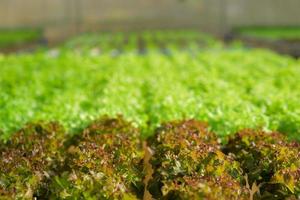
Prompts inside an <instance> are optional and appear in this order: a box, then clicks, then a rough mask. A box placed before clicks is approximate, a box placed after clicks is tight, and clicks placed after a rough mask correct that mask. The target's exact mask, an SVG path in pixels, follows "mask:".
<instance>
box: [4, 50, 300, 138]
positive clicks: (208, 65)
mask: <svg viewBox="0 0 300 200" xmlns="http://www.w3.org/2000/svg"><path fill="white" fill-rule="evenodd" d="M0 66H1V67H0V91H1V92H0V107H1V109H0V130H1V131H0V132H2V134H1V135H2V136H4V137H7V136H9V135H10V134H11V133H12V132H14V131H16V130H17V129H19V128H20V127H22V126H23V125H24V124H26V123H27V122H31V121H37V120H46V121H53V120H55V121H58V122H60V123H61V124H63V125H64V126H65V127H66V129H67V130H70V131H71V132H73V131H77V130H80V129H82V128H83V127H85V125H87V124H88V123H89V122H91V121H93V120H94V119H96V118H98V117H99V116H102V115H105V114H107V115H109V116H116V115H118V114H122V115H123V116H124V117H125V118H126V119H128V120H133V121H134V122H135V123H136V124H137V125H139V126H140V127H141V128H142V133H143V135H144V136H146V135H149V134H150V133H151V132H152V131H151V130H154V129H155V127H157V126H158V125H159V124H160V123H161V122H163V121H168V120H174V119H183V118H195V119H200V120H204V121H207V122H209V123H210V124H211V127H212V130H213V131H215V132H216V133H217V135H219V136H225V135H228V134H230V133H232V132H236V131H237V130H239V129H241V128H245V127H247V128H255V127H261V128H263V129H264V130H279V131H281V132H283V133H285V134H287V135H288V136H289V137H290V138H298V139H299V134H300V132H299V131H300V130H299V126H300V117H299V116H300V101H299V98H300V84H299V81H300V63H299V61H298V60H294V59H292V58H289V57H283V56H279V55H277V54H275V53H272V52H269V51H266V50H246V49H243V48H240V47H230V48H226V49H225V48H224V47H216V48H213V49H198V50H193V51H181V50H176V49H173V50H172V53H171V54H169V55H165V54H161V52H160V51H150V52H148V53H147V54H144V55H143V54H142V55H141V54H138V53H134V52H128V53H126V52H124V53H122V54H119V55H113V54H111V53H100V54H97V55H95V54H94V51H93V49H90V50H87V51H77V50H74V51H72V50H66V49H64V48H62V49H56V50H49V51H46V52H38V53H34V54H22V55H9V56H0Z"/></svg>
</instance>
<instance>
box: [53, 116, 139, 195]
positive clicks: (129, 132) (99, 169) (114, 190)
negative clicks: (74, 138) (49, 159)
mask: <svg viewBox="0 0 300 200" xmlns="http://www.w3.org/2000/svg"><path fill="white" fill-rule="evenodd" d="M67 157H68V159H67V161H66V162H67V163H66V166H67V169H68V170H67V171H65V172H63V173H62V175H61V176H59V177H56V178H55V179H54V180H53V184H52V186H51V190H52V191H51V198H53V199H128V200H129V199H137V198H138V197H137V196H136V192H137V191H142V189H143V188H142V187H143V186H142V177H143V174H142V171H143V168H142V167H141V161H142V158H143V152H142V148H141V143H140V140H139V131H138V129H136V128H135V127H134V126H132V124H130V123H128V122H125V121H124V120H123V119H122V118H120V117H118V118H114V119H110V118H106V117H104V118H101V119H100V120H97V121H95V122H93V123H92V124H91V125H90V126H89V127H88V128H87V129H85V130H84V132H83V134H82V136H81V138H80V139H79V141H78V144H77V145H75V146H71V147H70V149H69V153H68V156H67ZM140 193H141V192H140Z"/></svg>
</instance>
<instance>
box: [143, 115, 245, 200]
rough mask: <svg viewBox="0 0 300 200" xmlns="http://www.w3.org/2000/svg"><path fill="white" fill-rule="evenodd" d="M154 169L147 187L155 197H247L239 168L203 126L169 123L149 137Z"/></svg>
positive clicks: (196, 123)
mask: <svg viewBox="0 0 300 200" xmlns="http://www.w3.org/2000/svg"><path fill="white" fill-rule="evenodd" d="M150 147H151V149H152V150H153V151H154V155H153V157H152V159H151V161H150V163H151V164H152V167H153V169H154V173H153V178H152V179H151V180H150V183H149V186H148V187H149V190H150V192H151V193H152V195H153V197H154V198H156V199H157V198H158V199H195V200H196V199H248V198H246V197H249V195H247V193H248V191H247V189H246V188H244V187H243V186H241V181H242V180H243V178H242V170H241V168H240V167H239V164H238V163H237V162H235V161H234V160H233V159H232V158H231V157H229V156H226V155H224V154H223V153H222V152H221V151H220V149H219V146H218V144H217V143H216V137H215V136H214V134H213V133H210V132H209V131H208V130H207V127H206V125H204V124H202V123H200V122H197V121H194V120H188V121H182V122H170V123H167V124H164V125H163V126H162V127H160V128H159V129H158V130H157V133H156V135H155V137H154V138H152V139H151V140H150Z"/></svg>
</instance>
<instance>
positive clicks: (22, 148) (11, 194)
mask: <svg viewBox="0 0 300 200" xmlns="http://www.w3.org/2000/svg"><path fill="white" fill-rule="evenodd" d="M64 140H65V135H64V129H63V128H62V127H61V126H60V125H58V124H56V123H42V122H39V123H34V124H28V125H26V126H25V128H23V129H21V130H20V131H18V132H17V133H16V134H14V135H13V136H12V137H11V139H10V140H8V141H7V142H6V143H5V144H4V143H1V144H0V150H1V159H0V199H33V197H39V196H44V195H45V192H46V190H47V187H48V184H49V180H50V177H52V176H54V175H55V173H56V172H57V170H59V168H60V167H62V164H63V161H64V157H63V155H62V151H63V142H64Z"/></svg>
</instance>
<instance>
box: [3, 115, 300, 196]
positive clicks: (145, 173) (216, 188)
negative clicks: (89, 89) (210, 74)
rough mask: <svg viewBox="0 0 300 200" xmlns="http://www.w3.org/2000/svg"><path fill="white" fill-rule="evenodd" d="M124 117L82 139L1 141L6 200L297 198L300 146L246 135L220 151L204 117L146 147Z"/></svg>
mask: <svg viewBox="0 0 300 200" xmlns="http://www.w3.org/2000/svg"><path fill="white" fill-rule="evenodd" d="M139 131H140V130H139V129H138V128H136V127H135V126H134V125H133V124H132V123H130V122H127V121H125V120H124V119H123V118H122V117H116V118H108V117H102V118H100V119H98V120H95V121H94V122H93V123H92V124H90V125H89V126H88V127H87V128H85V129H84V130H83V131H82V133H81V134H78V135H73V136H71V135H69V136H67V134H66V133H65V130H64V128H63V127H62V126H61V125H59V124H58V123H54V122H52V123H45V122H39V123H34V124H28V125H26V126H25V127H24V128H23V129H21V130H20V131H18V132H17V133H16V134H14V135H13V136H12V137H11V139H10V140H8V141H7V142H6V143H1V145H0V149H1V160H0V172H1V173H0V198H1V199H33V198H38V199H151V198H155V199H212V200H213V199H224V200H225V199H291V200H292V199H295V200H296V199H298V198H299V197H300V154H299V152H300V144H299V143H296V142H288V141H287V139H286V137H284V136H283V135H281V134H279V133H276V132H264V131H260V130H250V129H249V130H243V131H240V132H238V133H237V134H236V135H234V136H231V137H230V138H229V140H228V143H227V144H226V145H225V146H221V145H220V143H219V142H218V139H217V137H216V135H215V134H214V133H212V132H211V131H209V129H208V127H207V125H206V124H205V123H203V122H199V121H197V120H182V121H172V122H168V123H164V124H162V125H161V126H160V127H159V128H157V129H156V131H155V133H154V134H153V136H152V137H150V138H149V139H148V140H147V141H146V142H147V143H146V142H142V140H140V133H139Z"/></svg>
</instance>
